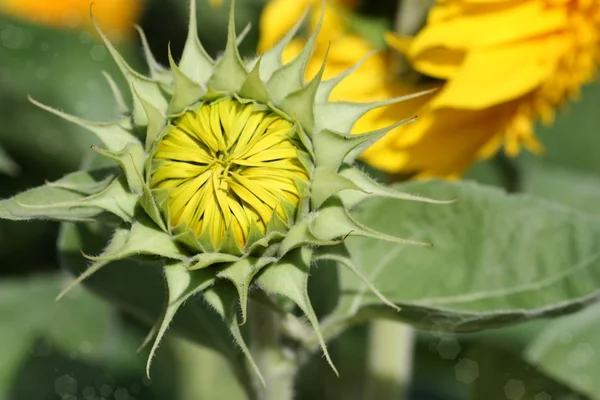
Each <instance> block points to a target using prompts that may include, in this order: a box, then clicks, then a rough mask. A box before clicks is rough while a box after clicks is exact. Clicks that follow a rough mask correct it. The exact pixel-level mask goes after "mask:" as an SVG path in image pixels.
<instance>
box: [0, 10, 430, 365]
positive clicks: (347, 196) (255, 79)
mask: <svg viewBox="0 0 600 400" xmlns="http://www.w3.org/2000/svg"><path fill="white" fill-rule="evenodd" d="M233 9H234V6H233V1H232V6H231V13H230V18H229V31H228V39H227V46H226V48H225V51H224V53H223V55H222V56H221V57H220V58H218V59H216V60H213V59H212V58H211V57H210V56H209V55H208V54H207V53H206V52H205V50H204V48H203V47H202V45H201V43H200V41H199V39H198V37H197V33H196V32H197V26H196V17H195V16H196V9H195V4H194V1H192V2H191V9H190V23H189V32H188V38H187V42H186V44H185V48H184V51H183V55H182V57H181V60H180V62H179V64H176V63H175V61H174V60H173V58H172V57H170V68H169V69H165V68H163V67H161V66H159V65H158V64H157V62H156V61H155V60H154V58H153V56H152V54H151V53H150V51H149V49H148V46H147V44H146V40H145V38H144V36H143V33H142V32H141V31H140V33H141V34H142V41H143V43H144V45H145V52H146V57H147V61H148V64H149V66H150V70H151V73H150V77H146V76H143V75H140V74H139V73H137V72H135V71H134V70H132V69H131V68H130V66H129V65H127V63H126V62H125V61H124V60H123V58H122V57H121V56H120V55H119V53H118V52H117V51H116V49H115V48H114V47H113V46H112V45H111V44H110V42H108V40H107V39H106V37H105V36H104V35H102V33H100V34H101V36H102V39H103V40H104V42H105V44H106V46H107V48H108V50H109V52H110V54H111V55H112V57H113V58H114V60H115V61H116V63H117V64H118V66H119V68H120V69H121V72H122V73H123V75H124V77H125V78H126V80H127V82H128V84H129V88H130V90H131V92H132V96H133V108H132V110H131V111H129V109H128V108H127V107H126V106H125V104H124V102H123V101H122V98H123V97H122V96H121V94H120V93H119V92H118V90H117V89H116V85H114V83H113V82H112V80H109V83H111V87H113V89H114V92H115V99H116V101H117V102H118V105H119V107H120V109H121V110H122V111H123V113H124V115H125V116H124V117H123V118H122V119H120V120H118V121H114V122H109V123H95V122H89V121H85V120H82V119H80V118H77V117H74V116H71V115H68V114H65V113H63V112H61V111H58V110H55V109H53V108H50V107H48V106H45V105H42V104H40V103H38V102H36V101H34V100H32V101H33V102H34V103H35V104H36V105H38V106H39V107H42V108H44V109H46V110H48V111H50V112H52V113H54V114H56V115H58V116H59V117H61V118H64V119H66V120H69V121H71V122H73V123H75V124H78V125H81V126H82V127H85V128H87V129H88V130H90V131H91V132H92V133H94V134H95V135H96V136H97V137H98V138H99V139H100V141H101V142H102V143H103V144H104V148H102V149H100V148H95V150H96V151H97V152H98V153H99V154H101V155H102V156H105V157H107V158H109V159H111V160H113V161H114V163H115V164H116V165H117V166H118V168H105V169H100V170H95V171H91V172H76V173H73V174H71V175H68V176H66V177H64V178H63V179H61V180H59V181H57V182H52V183H48V184H47V185H46V186H45V187H43V188H38V189H33V190H31V191H29V192H26V193H23V194H21V195H18V196H17V197H15V198H14V202H13V205H14V207H13V208H10V209H9V210H10V211H9V212H10V213H9V214H8V215H5V217H7V218H10V219H30V218H47V219H56V220H60V221H89V220H90V219H99V218H100V217H101V216H102V215H104V214H106V213H110V214H113V215H114V216H116V217H118V218H119V219H120V220H121V222H120V225H119V226H118V227H117V228H116V229H115V230H114V234H113V237H112V240H111V241H110V243H108V245H107V246H106V248H105V250H104V252H103V253H102V254H100V255H98V256H95V257H91V256H90V257H89V258H90V259H91V260H93V263H92V264H91V265H90V266H89V268H88V269H87V271H86V272H85V273H84V274H82V275H81V276H79V277H78V278H77V279H76V280H75V281H74V282H73V284H72V285H71V286H70V287H69V288H67V289H66V290H65V292H66V291H67V290H69V289H70V288H71V287H72V286H74V285H75V284H78V283H79V282H81V281H82V280H84V279H85V278H86V277H88V276H90V275H91V274H93V273H94V272H96V271H98V270H99V269H100V268H102V267H103V266H105V265H106V264H108V263H109V262H111V261H114V260H119V259H125V258H130V257H138V256H141V255H150V256H157V257H159V258H160V259H161V260H162V261H163V263H164V274H165V277H166V282H167V289H168V296H167V297H168V302H167V304H166V306H165V311H164V315H163V317H162V319H161V320H160V321H158V323H157V325H156V326H155V328H154V329H153V330H152V332H151V334H150V336H154V335H155V336H156V339H155V340H154V345H153V347H152V351H151V355H150V359H151V358H152V355H153V354H154V351H155V350H156V348H157V346H158V344H159V342H160V340H161V338H162V337H163V335H164V333H165V331H166V330H167V327H168V326H169V324H170V322H171V320H172V319H173V317H174V315H175V313H176V312H177V309H178V308H179V307H180V306H181V305H182V304H183V302H185V301H186V299H188V298H189V297H190V296H193V295H195V294H198V293H202V295H203V296H204V297H205V299H206V300H207V301H208V302H209V303H210V304H211V305H212V306H213V307H214V309H215V310H216V311H217V312H218V313H220V314H221V315H222V316H223V318H224V319H225V321H226V324H227V325H228V327H229V329H230V330H231V333H232V335H233V337H234V338H235V340H236V341H237V343H238V344H239V346H240V348H241V349H242V351H243V352H244V353H245V355H246V356H247V357H248V359H249V361H250V362H251V363H252V365H253V367H254V369H255V370H256V371H257V373H259V372H258V369H257V368H256V366H255V365H254V363H253V361H252V358H251V356H250V353H249V351H248V348H247V346H246V345H245V343H244V340H243V338H242V335H241V333H240V330H239V323H240V322H244V321H245V320H246V305H247V301H248V292H249V290H250V288H251V286H253V287H258V288H260V289H261V290H263V291H264V292H266V293H268V294H271V295H280V296H285V297H287V298H289V299H291V300H292V301H293V302H294V303H295V304H296V305H297V306H298V307H299V308H300V309H301V310H302V312H304V314H305V315H306V317H307V318H308V320H309V321H310V323H311V324H312V326H313V328H314V330H315V332H316V335H317V337H318V339H319V341H320V343H321V347H322V349H323V352H324V353H325V356H326V358H327V360H328V361H329V363H330V364H331V366H332V368H334V367H333V363H332V361H331V359H330V358H329V355H328V353H327V349H326V347H325V343H324V341H323V338H322V336H321V334H320V332H319V324H318V320H317V318H316V315H315V312H314V311H313V308H312V306H311V303H310V299H309V298H308V294H307V281H308V276H309V272H310V267H311V260H315V259H330V260H335V261H338V262H339V264H340V265H343V266H345V267H347V268H350V269H351V270H352V271H353V272H355V273H356V274H357V275H358V276H359V277H360V278H361V279H363V280H364V281H365V283H366V284H367V286H368V287H369V288H370V289H371V290H372V291H373V292H374V293H375V294H376V295H377V296H378V297H379V298H380V299H381V300H382V301H384V302H385V303H386V304H389V305H390V306H391V307H394V308H397V307H396V306H395V305H394V304H393V303H391V302H389V301H387V300H386V299H385V298H384V296H383V295H382V294H381V293H380V292H378V291H377V289H375V288H374V287H373V285H371V284H370V283H369V282H368V281H367V279H366V278H365V277H364V276H363V275H362V274H361V273H360V271H359V270H357V269H356V268H355V266H354V264H353V263H352V260H351V259H350V256H349V253H348V252H347V251H346V248H345V245H344V240H345V238H346V237H348V236H365V237H371V238H376V239H381V240H386V241H391V242H397V243H399V244H406V243H415V244H425V243H419V242H412V241H409V240H404V239H399V238H395V237H391V236H388V235H385V234H383V233H379V232H376V231H374V230H371V229H369V228H368V227H366V226H363V225H362V224H360V223H358V222H357V221H355V220H354V219H353V218H352V216H351V214H350V210H351V209H352V208H353V207H354V206H355V205H357V204H358V203H359V202H361V201H363V200H365V199H367V198H370V197H374V196H383V197H391V198H397V199H400V200H415V201H424V202H432V203H440V202H438V201H434V200H429V199H426V198H422V197H418V196H413V195H409V194H404V193H400V192H397V191H395V190H392V189H388V188H386V187H384V186H381V185H379V184H378V183H376V182H375V181H374V180H372V179H370V178H369V177H368V176H367V175H366V174H365V173H364V172H362V171H361V170H360V169H359V168H357V167H356V166H354V165H353V164H354V161H355V158H356V157H357V156H358V154H359V153H360V152H361V150H363V149H364V148H366V147H367V146H369V145H370V144H371V143H373V142H375V141H376V140H378V139H379V138H381V137H382V136H383V135H385V134H386V132H388V131H389V130H391V129H393V128H395V127H397V126H398V125H400V124H403V123H405V122H407V121H400V122H398V123H397V124H395V125H393V126H390V127H388V128H386V129H381V130H378V131H374V132H368V133H364V134H361V135H350V134H349V132H350V130H351V128H352V126H353V125H354V123H355V122H356V121H357V120H358V119H359V118H360V117H361V116H362V115H364V114H365V113H366V112H368V111H370V110H372V109H374V108H377V107H381V106H385V105H388V104H391V103H395V102H400V101H403V100H406V99H409V98H412V97H415V96H418V95H420V94H415V95H411V96H406V97H401V98H395V99H391V100H388V101H382V102H376V103H364V104H359V103H348V102H330V101H328V97H329V94H330V93H331V91H332V89H333V88H334V87H335V86H336V85H337V84H338V83H339V82H340V81H342V80H343V79H344V78H345V77H346V76H347V75H348V74H350V73H351V72H352V71H353V70H354V68H353V69H351V70H349V71H347V72H345V73H344V74H342V75H340V76H338V77H336V78H334V79H332V80H328V81H322V80H321V78H322V75H323V69H324V66H323V67H322V68H321V71H320V73H319V74H317V76H316V77H315V78H314V79H313V80H312V81H310V82H304V78H303V77H304V68H305V65H306V62H307V60H308V58H309V57H310V55H311V51H312V49H313V45H314V41H315V37H316V35H317V34H318V31H319V29H317V30H316V32H315V33H314V34H313V36H312V37H311V38H310V40H309V41H308V45H307V46H306V47H305V48H304V50H303V51H302V52H301V53H300V54H299V55H298V57H297V58H295V59H294V60H293V61H291V62H290V63H288V64H286V65H282V61H281V55H282V52H283V49H284V47H285V46H286V45H287V43H288V42H289V41H290V40H291V39H292V37H293V36H294V34H295V32H296V30H297V29H298V28H299V27H300V26H301V24H302V21H299V22H298V23H297V25H296V26H295V27H294V28H293V29H292V31H291V32H289V33H288V34H287V36H286V37H285V38H284V39H283V40H282V41H281V42H280V43H279V44H277V45H276V46H275V47H274V48H272V49H271V50H269V51H268V52H267V53H265V54H263V55H260V56H257V57H256V58H253V59H250V60H247V61H243V60H242V59H241V57H240V55H239V53H238V49H237V42H238V38H237V37H236V32H235V26H234V13H233ZM223 99H235V101H236V102H238V103H239V104H252V107H254V108H253V109H256V110H268V114H269V115H272V114H273V113H275V114H277V115H280V116H281V118H282V119H285V120H286V121H288V122H289V123H290V124H292V125H293V126H294V127H295V128H294V129H293V132H294V135H296V134H297V139H298V143H299V144H298V145H297V146H296V147H295V148H296V149H297V153H296V156H297V159H298V160H300V161H301V163H302V165H303V169H302V170H303V171H304V172H302V173H303V174H306V175H304V176H306V177H307V180H303V179H299V180H298V182H297V186H296V189H297V191H298V193H297V194H294V195H297V197H298V201H297V205H296V204H293V202H289V201H288V202H284V201H282V202H281V207H282V209H281V210H279V209H278V205H275V206H274V207H272V208H273V209H274V210H275V212H273V214H272V217H271V219H270V220H269V221H264V228H263V229H258V228H252V227H250V230H249V233H247V237H248V238H247V240H246V236H244V240H242V241H240V240H238V241H237V242H236V240H235V237H234V236H235V235H234V232H233V230H234V228H235V227H232V225H230V226H229V227H227V232H226V233H225V234H224V236H223V238H222V240H221V238H215V237H214V236H212V237H211V236H210V232H209V231H206V230H205V231H202V232H196V233H194V232H192V230H190V229H186V226H187V225H193V224H192V223H188V224H187V225H186V224H182V225H181V226H177V227H174V226H172V224H171V223H170V221H169V207H168V205H165V204H166V203H168V200H167V199H168V198H169V193H170V191H169V190H167V189H164V188H155V186H154V185H151V180H152V176H153V174H155V173H157V172H156V171H158V169H159V168H160V166H161V165H160V164H159V166H158V167H157V164H156V160H154V156H155V154H156V151H157V150H156V149H157V146H158V145H159V143H160V142H161V140H163V138H164V137H165V136H166V133H167V132H169V131H170V130H171V129H173V124H175V123H176V122H175V121H178V119H179V118H181V117H182V116H183V115H185V114H186V112H189V111H190V110H198V109H199V107H200V106H202V105H203V104H215V103H216V102H218V101H221V100H223ZM286 123H287V122H286ZM196 134H200V135H201V134H204V132H196ZM295 138H296V136H294V138H292V139H293V140H296V139H295ZM292 139H290V140H292ZM286 151H287V149H286ZM161 162H163V161H161ZM215 190H216V189H215ZM48 194H50V195H48ZM40 195H41V197H42V199H41V201H40ZM255 195H256V194H255ZM242 197H243V196H242ZM44 198H45V199H48V200H44ZM233 198H237V197H233ZM241 201H242V200H240V202H241ZM278 210H279V214H278V212H277V211H278ZM201 211H202V210H201ZM282 215H283V217H282ZM191 222H195V221H191ZM255 225H256V224H254V223H253V225H252V226H255ZM207 232H208V233H207ZM207 235H208V236H207ZM245 235H246V234H245ZM314 252H318V253H317V255H316V256H313V253H314ZM220 281H222V282H229V283H230V284H222V283H219V284H218V285H216V284H215V283H217V282H220ZM62 294H64V292H63V293H62ZM62 294H61V296H62ZM59 297H60V296H59ZM236 305H239V310H240V313H239V314H240V316H241V320H240V319H239V318H238V312H237V309H238V307H237V306H236ZM150 359H149V361H148V368H149V366H150ZM334 369H335V368H334ZM259 374H260V373H259Z"/></svg>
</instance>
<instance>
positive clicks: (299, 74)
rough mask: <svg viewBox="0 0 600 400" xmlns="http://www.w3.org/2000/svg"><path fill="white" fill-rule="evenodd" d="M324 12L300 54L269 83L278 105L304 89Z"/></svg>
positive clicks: (271, 78)
mask: <svg viewBox="0 0 600 400" xmlns="http://www.w3.org/2000/svg"><path fill="white" fill-rule="evenodd" d="M324 12H325V7H323V8H322V9H321V17H320V19H319V23H318V24H317V27H316V28H315V31H314V32H313V33H312V34H311V35H310V37H309V38H308V40H307V42H306V44H305V45H304V48H303V49H302V51H301V52H300V54H298V56H296V58H294V59H293V60H292V61H290V62H289V63H287V64H286V65H284V66H283V67H281V68H279V69H278V70H276V71H275V72H273V75H272V76H271V77H270V78H269V80H268V81H267V88H269V93H271V96H272V97H273V99H274V100H275V103H276V104H278V103H279V102H281V101H282V100H283V99H284V98H285V97H286V96H288V95H289V94H291V93H294V92H297V91H299V90H300V89H302V88H303V87H304V72H305V69H306V64H307V63H308V60H309V58H310V56H311V55H312V52H313V50H314V48H315V41H316V39H317V36H318V34H319V32H320V31H321V26H322V24H323V18H324ZM266 57H267V54H265V58H266Z"/></svg>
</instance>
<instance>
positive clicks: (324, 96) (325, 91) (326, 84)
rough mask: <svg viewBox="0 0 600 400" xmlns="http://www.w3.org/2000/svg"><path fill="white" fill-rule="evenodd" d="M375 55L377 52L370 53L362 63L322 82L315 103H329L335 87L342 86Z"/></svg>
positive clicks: (359, 62) (362, 59)
mask: <svg viewBox="0 0 600 400" xmlns="http://www.w3.org/2000/svg"><path fill="white" fill-rule="evenodd" d="M375 53H376V51H371V52H369V53H368V54H367V55H366V56H364V57H363V58H361V59H360V61H358V62H357V63H356V64H354V65H353V66H352V67H350V68H348V69H347V70H346V71H344V72H342V73H341V74H339V75H337V76H335V77H333V78H331V79H328V80H326V81H323V82H321V84H320V85H319V88H318V89H317V95H316V99H315V102H316V103H317V104H322V103H327V102H328V101H329V96H330V95H331V92H332V91H333V89H335V87H336V86H337V85H338V84H340V83H341V82H342V81H343V80H344V79H346V78H347V77H348V76H349V75H350V74H352V73H353V72H354V71H356V70H357V69H358V68H360V67H361V66H362V65H363V64H364V62H365V61H367V60H368V59H369V58H370V57H372V56H373V55H374V54H375Z"/></svg>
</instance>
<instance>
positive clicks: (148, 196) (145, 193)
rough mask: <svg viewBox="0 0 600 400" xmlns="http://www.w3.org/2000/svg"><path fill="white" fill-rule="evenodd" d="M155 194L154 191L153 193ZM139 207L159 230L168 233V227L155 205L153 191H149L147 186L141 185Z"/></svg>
mask: <svg viewBox="0 0 600 400" xmlns="http://www.w3.org/2000/svg"><path fill="white" fill-rule="evenodd" d="M155 192H156V191H155ZM139 202H140V205H141V206H142V208H143V209H144V211H146V214H148V216H149V217H150V219H152V221H154V223H155V224H156V225H158V227H159V228H160V229H162V230H163V231H165V232H170V227H169V226H168V225H167V224H166V223H165V221H164V220H163V216H162V214H161V212H160V209H159V208H158V205H157V204H156V198H155V195H154V194H153V191H152V190H150V188H149V187H148V185H142V195H141V196H140V198H139Z"/></svg>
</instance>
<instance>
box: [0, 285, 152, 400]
mask: <svg viewBox="0 0 600 400" xmlns="http://www.w3.org/2000/svg"><path fill="white" fill-rule="evenodd" d="M67 282H68V279H67V278H66V277H65V276H64V275H63V274H59V273H55V274H43V275H31V276H27V277H15V278H7V277H4V279H3V280H2V282H0V314H1V315H2V324H0V346H2V349H3V350H2V363H0V398H2V399H11V398H14V399H19V400H39V399H43V398H59V396H62V395H63V393H57V392H56V390H60V391H62V390H63V388H61V382H63V383H64V381H65V380H66V381H67V382H68V381H69V380H76V381H77V383H78V387H77V389H78V393H81V392H82V391H83V389H84V388H85V387H86V386H88V385H89V386H94V382H98V381H99V380H100V381H101V380H102V375H104V374H110V375H112V378H113V382H112V385H114V386H113V387H115V386H125V387H128V386H129V385H130V384H131V383H133V382H134V381H137V382H139V383H141V382H140V379H139V373H140V372H141V371H143V368H141V367H143V366H142V365H140V363H139V357H136V355H135V339H133V340H132V337H135V336H136V335H135V334H132V332H131V331H126V330H125V329H124V328H125V326H124V325H123V324H122V323H121V320H120V319H119V318H118V315H117V313H116V312H115V310H114V309H113V308H112V307H111V306H110V305H109V304H108V303H106V302H104V301H102V300H101V299H99V298H98V297H97V296H94V295H93V294H91V293H90V292H89V291H86V290H82V289H81V288H79V289H77V290H74V291H72V292H71V293H69V295H68V296H67V297H66V298H64V299H63V300H62V301H60V302H54V300H53V299H54V297H55V296H56V293H58V292H59V291H60V290H61V287H63V286H64V285H65V284H66V283H67ZM135 333H137V332H135ZM16 334H18V338H17V337H16V336H15V335H16ZM128 351H131V352H130V353H128ZM67 374H68V375H70V377H69V376H68V375H67ZM32 376H35V384H32ZM139 383H138V384H139ZM62 386H63V387H64V385H62ZM144 391H145V392H146V390H144ZM140 394H141V393H140ZM65 398H66V397H65Z"/></svg>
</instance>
